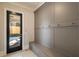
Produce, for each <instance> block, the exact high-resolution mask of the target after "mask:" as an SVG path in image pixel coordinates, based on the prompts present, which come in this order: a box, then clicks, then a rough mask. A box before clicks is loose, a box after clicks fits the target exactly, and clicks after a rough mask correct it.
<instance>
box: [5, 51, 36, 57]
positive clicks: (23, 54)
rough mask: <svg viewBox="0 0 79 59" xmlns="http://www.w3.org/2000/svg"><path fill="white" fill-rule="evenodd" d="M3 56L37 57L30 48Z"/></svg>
mask: <svg viewBox="0 0 79 59" xmlns="http://www.w3.org/2000/svg"><path fill="white" fill-rule="evenodd" d="M5 57H37V56H36V55H35V54H34V53H33V52H32V51H31V50H26V51H17V52H13V53H10V54H8V55H6V56H5Z"/></svg>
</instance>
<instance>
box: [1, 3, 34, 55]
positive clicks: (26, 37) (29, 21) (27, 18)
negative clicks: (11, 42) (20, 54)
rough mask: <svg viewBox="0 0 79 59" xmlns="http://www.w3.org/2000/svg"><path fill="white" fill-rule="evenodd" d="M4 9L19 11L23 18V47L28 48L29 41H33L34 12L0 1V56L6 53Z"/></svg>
mask: <svg viewBox="0 0 79 59" xmlns="http://www.w3.org/2000/svg"><path fill="white" fill-rule="evenodd" d="M5 9H10V10H14V11H16V12H17V11H19V12H22V13H23V14H24V19H23V22H24V23H23V27H24V29H23V49H28V48H29V42H30V41H34V13H33V11H31V10H28V9H26V8H22V7H20V6H17V5H12V4H9V3H0V56H3V55H6V24H5V21H6V18H5V17H6V15H5V14H6V13H5Z"/></svg>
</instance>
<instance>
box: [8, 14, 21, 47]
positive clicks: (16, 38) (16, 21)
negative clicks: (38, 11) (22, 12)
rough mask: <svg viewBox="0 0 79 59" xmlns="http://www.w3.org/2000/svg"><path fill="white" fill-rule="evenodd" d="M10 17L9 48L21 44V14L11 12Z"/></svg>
mask: <svg viewBox="0 0 79 59" xmlns="http://www.w3.org/2000/svg"><path fill="white" fill-rule="evenodd" d="M9 17H10V20H9V31H10V33H9V48H14V47H18V46H20V16H19V15H16V14H10V15H9Z"/></svg>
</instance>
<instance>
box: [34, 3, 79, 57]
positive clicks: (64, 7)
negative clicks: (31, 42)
mask: <svg viewBox="0 0 79 59" xmlns="http://www.w3.org/2000/svg"><path fill="white" fill-rule="evenodd" d="M78 16H79V3H76V2H68V3H66V2H65V3H64V2H62V3H61V2H58V3H57V2H56V3H54V2H53V3H49V2H48V3H45V4H44V5H42V6H41V7H40V8H39V9H38V10H37V11H35V40H36V42H39V43H40V44H42V45H44V46H46V47H49V48H56V49H59V50H62V51H65V52H66V54H68V55H70V56H79V51H78V50H79V27H78V26H79V24H78V23H79V20H78V18H79V17H78Z"/></svg>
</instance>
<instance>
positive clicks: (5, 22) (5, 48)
mask: <svg viewBox="0 0 79 59" xmlns="http://www.w3.org/2000/svg"><path fill="white" fill-rule="evenodd" d="M7 10H9V11H13V12H17V13H21V14H22V50H23V48H24V13H23V12H22V11H18V10H14V9H10V8H4V20H5V21H4V53H3V54H4V55H6V54H7V32H6V30H7V26H6V24H7V19H6V18H7Z"/></svg>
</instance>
